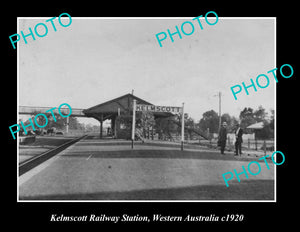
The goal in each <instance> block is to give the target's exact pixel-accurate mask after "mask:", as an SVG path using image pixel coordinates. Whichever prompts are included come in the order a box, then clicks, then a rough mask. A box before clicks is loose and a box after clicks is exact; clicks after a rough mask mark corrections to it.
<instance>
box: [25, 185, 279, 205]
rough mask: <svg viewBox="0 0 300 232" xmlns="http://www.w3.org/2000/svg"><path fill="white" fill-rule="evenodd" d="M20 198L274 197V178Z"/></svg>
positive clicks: (201, 198) (166, 198) (264, 198)
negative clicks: (220, 183)
mask: <svg viewBox="0 0 300 232" xmlns="http://www.w3.org/2000/svg"><path fill="white" fill-rule="evenodd" d="M20 200H107V201H109V200H167V201H170V200H274V180H243V182H240V183H239V182H237V181H236V182H232V183H231V184H230V186H229V187H226V186H225V184H224V185H201V186H191V187H178V188H166V189H144V190H133V191H122V192H115V191H114V192H109V191H108V192H97V193H83V194H79V193H78V194H66V195H40V196H38V195H37V196H30V197H20Z"/></svg>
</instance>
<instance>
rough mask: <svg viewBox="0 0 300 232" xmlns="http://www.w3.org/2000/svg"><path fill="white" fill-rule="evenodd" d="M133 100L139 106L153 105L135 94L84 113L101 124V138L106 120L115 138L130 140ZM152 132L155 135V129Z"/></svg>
mask: <svg viewBox="0 0 300 232" xmlns="http://www.w3.org/2000/svg"><path fill="white" fill-rule="evenodd" d="M133 100H136V103H137V104H145V105H153V104H151V103H150V102H148V101H145V100H143V99H141V98H138V97H136V96H134V95H133V94H125V95H123V96H121V97H118V98H115V99H112V100H110V101H107V102H104V103H101V104H98V105H96V106H93V107H90V108H88V109H85V110H83V113H84V115H85V116H86V117H92V118H95V119H96V120H98V121H99V122H100V138H102V137H103V122H104V121H105V120H111V128H110V133H111V135H112V136H113V137H114V138H119V139H129V138H130V137H131V126H132V110H133ZM151 113H152V115H153V117H154V119H157V118H167V117H171V116H174V115H173V114H172V113H168V112H151ZM139 117H141V115H140V114H137V119H138V118H139ZM151 132H152V134H153V128H152V131H151Z"/></svg>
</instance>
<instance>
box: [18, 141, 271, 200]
mask: <svg viewBox="0 0 300 232" xmlns="http://www.w3.org/2000/svg"><path fill="white" fill-rule="evenodd" d="M252 159H253V160H258V158H255V157H252ZM250 160H251V159H249V158H245V159H243V158H242V157H241V158H236V157H234V156H233V155H230V154H229V155H225V156H222V155H220V154H219V151H213V150H203V149H195V148H188V147H187V148H186V149H185V150H184V151H181V150H180V149H179V148H178V147H176V146H166V145H159V144H151V143H142V142H135V144H134V148H133V149H132V148H131V141H126V140H115V139H103V140H99V139H98V138H97V136H92V135H91V136H87V137H85V138H84V139H82V140H80V141H78V142H76V143H75V144H73V145H71V146H70V147H68V148H67V149H65V150H64V151H62V152H60V153H59V154H57V155H55V156H54V157H52V158H50V159H49V160H47V161H46V162H44V163H42V164H40V165H39V166H37V167H35V168H33V169H32V170H30V171H28V172H26V173H25V174H23V175H22V176H20V177H19V180H18V184H19V200H21V201H26V200H27V201H39V200H43V201H44V200H45V201H52V200H54V201H60V200H63V201H85V200H88V201H116V200H117V201H128V200H130V201H140V200H142V201H148V200H155V201H172V200H177V201H181V200H187V201H189V200H274V170H275V168H274V165H273V163H269V166H270V169H267V168H266V165H265V164H264V163H263V162H262V161H260V163H261V172H260V173H259V174H258V175H256V176H252V175H249V179H246V177H245V175H241V176H240V178H241V182H238V181H237V180H236V178H235V179H234V180H232V181H229V185H230V186H229V187H226V185H225V183H224V180H223V177H222V174H223V173H226V172H230V171H231V172H233V169H236V170H237V171H238V172H241V171H242V166H245V167H247V165H248V163H249V161H250ZM255 168H256V166H255V165H253V167H251V170H252V172H254V173H255V172H256V171H257V170H255Z"/></svg>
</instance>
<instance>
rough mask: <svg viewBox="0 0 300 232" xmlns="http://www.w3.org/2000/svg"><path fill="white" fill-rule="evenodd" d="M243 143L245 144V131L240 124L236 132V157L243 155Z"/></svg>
mask: <svg viewBox="0 0 300 232" xmlns="http://www.w3.org/2000/svg"><path fill="white" fill-rule="evenodd" d="M242 143H243V129H242V128H241V127H240V124H237V125H236V130H235V155H239V154H240V155H241V154H242Z"/></svg>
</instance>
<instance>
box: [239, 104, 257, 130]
mask: <svg viewBox="0 0 300 232" xmlns="http://www.w3.org/2000/svg"><path fill="white" fill-rule="evenodd" d="M240 121H241V127H243V128H246V127H248V126H250V125H251V124H254V123H256V120H255V118H254V115H253V109H252V108H250V107H248V108H247V107H245V108H244V109H243V110H242V111H241V113H240Z"/></svg>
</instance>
